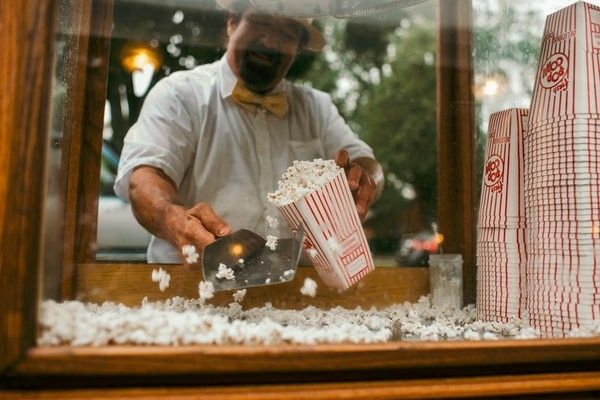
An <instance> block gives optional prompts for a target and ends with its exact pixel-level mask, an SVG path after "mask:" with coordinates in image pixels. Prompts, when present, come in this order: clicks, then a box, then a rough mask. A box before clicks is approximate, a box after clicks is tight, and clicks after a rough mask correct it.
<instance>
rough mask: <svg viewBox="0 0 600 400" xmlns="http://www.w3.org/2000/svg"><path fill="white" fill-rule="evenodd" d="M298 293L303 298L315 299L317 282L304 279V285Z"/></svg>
mask: <svg viewBox="0 0 600 400" xmlns="http://www.w3.org/2000/svg"><path fill="white" fill-rule="evenodd" d="M300 293H302V294H303V295H304V296H310V297H315V296H316V295H317V282H315V281H314V280H313V279H310V278H306V279H305V280H304V284H303V285H302V287H301V288H300Z"/></svg>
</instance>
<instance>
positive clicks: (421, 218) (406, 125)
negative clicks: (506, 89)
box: [97, 1, 436, 266]
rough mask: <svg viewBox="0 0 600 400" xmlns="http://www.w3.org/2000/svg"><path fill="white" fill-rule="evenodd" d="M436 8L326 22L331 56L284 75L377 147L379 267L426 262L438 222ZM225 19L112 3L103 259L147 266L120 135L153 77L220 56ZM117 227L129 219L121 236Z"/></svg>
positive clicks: (203, 8)
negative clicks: (121, 191)
mask: <svg viewBox="0 0 600 400" xmlns="http://www.w3.org/2000/svg"><path fill="white" fill-rule="evenodd" d="M434 13H435V3H434V2H428V3H426V4H424V5H421V6H416V7H412V8H410V9H407V10H403V11H401V10H395V11H393V12H389V13H386V14H378V15H374V16H370V17H362V18H355V19H351V20H337V19H333V18H322V19H319V20H318V21H317V25H318V26H319V29H321V30H322V31H323V33H324V35H325V37H326V40H327V45H326V47H325V49H324V50H323V51H322V52H321V53H317V54H314V53H304V54H302V55H301V56H300V57H299V58H298V59H297V61H296V62H295V63H294V65H293V66H292V69H291V70H290V72H289V74H288V79H289V80H291V81H293V82H297V83H299V84H301V85H307V86H310V87H314V88H316V89H319V90H323V91H325V92H327V93H329V94H331V96H332V98H333V101H334V103H335V104H336V106H337V107H338V109H339V111H340V113H341V114H342V116H343V117H344V118H345V120H346V121H347V123H348V124H349V125H350V127H351V128H352V129H353V130H354V131H355V132H356V133H357V134H358V135H359V136H360V138H361V139H363V140H364V141H366V142H367V143H368V144H369V145H370V146H371V147H373V148H374V151H375V156H376V158H377V159H378V161H379V162H380V163H381V164H382V166H383V167H384V170H385V177H386V186H385V189H384V192H383V194H382V196H381V198H380V199H379V201H378V202H376V203H375V205H374V206H373V207H372V209H371V211H370V212H369V215H368V217H367V218H366V221H365V223H364V228H365V232H366V234H367V236H368V240H369V244H370V246H371V249H372V251H373V253H374V257H375V264H376V265H381V266H411V265H426V264H427V259H428V254H429V251H428V250H427V249H429V248H430V245H429V244H430V243H429V242H431V241H432V240H434V239H435V237H434V234H433V230H432V229H431V223H432V222H434V221H435V219H436V151H435V30H434V27H435V25H434V21H435V18H434V17H435V16H434ZM225 18H226V16H225V14H224V13H223V12H222V11H221V10H219V9H217V8H216V7H215V6H214V4H213V2H212V1H205V2H198V5H197V6H195V7H193V8H192V7H189V5H187V7H186V6H184V4H183V3H182V4H181V7H179V6H175V7H173V6H166V5H159V4H154V3H152V4H151V3H139V2H128V1H116V2H115V9H114V31H113V38H112V41H111V60H110V74H109V81H108V95H107V117H106V118H105V129H104V142H103V152H102V154H103V161H102V173H101V197H100V201H99V221H98V253H97V258H98V259H99V260H115V259H128V257H129V258H130V259H136V260H143V259H144V252H145V250H144V249H145V246H146V245H147V241H148V234H147V233H146V232H145V230H144V229H143V228H142V227H141V226H140V225H139V224H138V223H137V222H136V221H135V219H134V218H133V217H132V216H131V212H130V206H129V204H128V203H126V202H123V201H122V200H119V199H118V198H116V197H115V194H114V192H113V188H112V186H113V184H114V179H115V175H116V172H117V166H118V161H119V156H120V153H121V150H122V147H123V138H124V136H125V134H126V133H127V130H128V129H129V127H130V126H131V125H132V124H133V123H134V122H135V121H136V120H137V117H138V115H139V112H140V109H141V106H142V104H143V101H144V99H145V96H146V94H147V93H148V91H149V90H150V88H151V87H153V86H154V85H155V84H156V82H158V81H159V80H160V79H162V78H164V77H165V76H168V75H170V74H172V73H173V72H176V71H179V70H189V69H193V68H195V67H196V66H198V65H201V64H205V63H210V62H213V61H215V60H217V59H219V58H220V57H221V56H222V54H223V53H224V50H225V49H224V41H225V40H226V39H225V37H224V24H225ZM421 149H423V150H421ZM415 150H417V151H415ZM117 221H120V222H123V221H126V225H127V228H126V229H125V231H123V230H122V228H121V227H123V226H124V224H119V225H118V226H119V227H117V226H116V224H117ZM116 230H119V231H120V233H119V234H118V235H115V233H116ZM421 238H425V239H424V241H422V240H421ZM421 242H423V243H421ZM415 243H417V245H415V246H413V244H415ZM421 244H425V245H424V246H421Z"/></svg>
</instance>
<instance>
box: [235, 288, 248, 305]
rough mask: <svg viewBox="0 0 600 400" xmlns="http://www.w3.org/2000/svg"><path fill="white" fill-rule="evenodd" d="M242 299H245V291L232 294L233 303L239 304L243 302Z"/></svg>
mask: <svg viewBox="0 0 600 400" xmlns="http://www.w3.org/2000/svg"><path fill="white" fill-rule="evenodd" d="M244 297H246V289H241V290H238V291H236V292H235V293H234V294H233V301H235V302H237V303H239V302H241V301H242V300H244Z"/></svg>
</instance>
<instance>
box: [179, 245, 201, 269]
mask: <svg viewBox="0 0 600 400" xmlns="http://www.w3.org/2000/svg"><path fill="white" fill-rule="evenodd" d="M181 252H182V254H183V255H184V256H186V258H185V262H186V263H188V264H195V263H197V262H198V259H199V258H200V254H198V251H197V250H196V246H194V245H193V244H186V245H184V246H183V247H182V248H181Z"/></svg>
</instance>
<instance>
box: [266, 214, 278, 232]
mask: <svg viewBox="0 0 600 400" xmlns="http://www.w3.org/2000/svg"><path fill="white" fill-rule="evenodd" d="M267 226H268V227H269V228H271V229H277V227H278V226H279V219H277V217H273V216H272V215H267Z"/></svg>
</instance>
